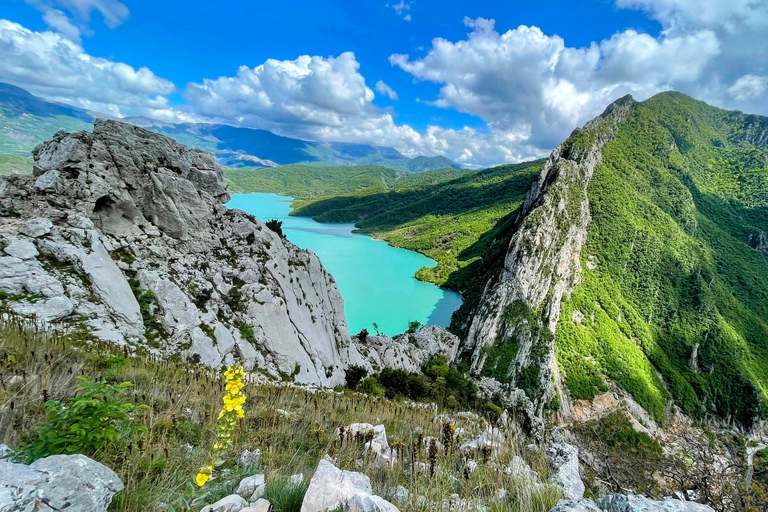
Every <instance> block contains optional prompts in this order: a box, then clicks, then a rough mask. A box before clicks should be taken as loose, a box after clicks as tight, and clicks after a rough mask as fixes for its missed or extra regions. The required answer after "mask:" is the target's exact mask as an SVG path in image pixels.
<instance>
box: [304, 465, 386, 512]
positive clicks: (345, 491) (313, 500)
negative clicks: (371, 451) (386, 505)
mask: <svg viewBox="0 0 768 512" xmlns="http://www.w3.org/2000/svg"><path fill="white" fill-rule="evenodd" d="M372 492H373V490H372V489H371V481H370V479H369V478H368V477H367V476H366V475H364V474H362V473H357V472H354V471H344V470H341V469H339V468H337V467H336V466H335V465H334V464H333V461H331V460H330V459H329V458H327V457H326V458H324V459H323V460H321V461H320V463H319V464H318V465H317V470H316V471H315V474H314V475H313V476H312V479H311V480H310V481H309V487H308V488H307V493H306V494H305V495H304V501H303V502H302V504H301V512H326V511H328V510H335V509H339V508H343V507H344V506H345V505H346V504H347V503H348V502H349V501H350V500H351V499H352V498H353V497H354V496H357V495H363V496H370V495H371V494H372Z"/></svg>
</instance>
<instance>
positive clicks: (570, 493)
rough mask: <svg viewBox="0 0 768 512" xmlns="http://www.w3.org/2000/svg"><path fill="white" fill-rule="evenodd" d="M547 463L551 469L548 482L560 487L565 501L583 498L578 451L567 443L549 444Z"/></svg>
mask: <svg viewBox="0 0 768 512" xmlns="http://www.w3.org/2000/svg"><path fill="white" fill-rule="evenodd" d="M547 461H548V462H549V465H550V467H551V468H552V476H550V477H549V482H550V483H552V484H554V485H557V486H558V487H560V488H561V489H562V490H563V495H564V496H565V498H566V499H569V500H580V499H581V498H583V497H584V490H585V487H584V482H582V481H581V476H580V475H579V449H578V448H576V447H575V446H573V445H570V444H567V443H553V444H550V445H549V446H548V447H547Z"/></svg>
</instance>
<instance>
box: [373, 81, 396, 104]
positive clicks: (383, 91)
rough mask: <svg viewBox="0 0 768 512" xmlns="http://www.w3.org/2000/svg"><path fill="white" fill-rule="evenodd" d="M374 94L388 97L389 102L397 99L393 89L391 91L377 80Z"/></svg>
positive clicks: (382, 82)
mask: <svg viewBox="0 0 768 512" xmlns="http://www.w3.org/2000/svg"><path fill="white" fill-rule="evenodd" d="M376 92H378V93H379V94H381V95H383V96H386V97H388V98H389V99H391V100H396V99H397V93H396V92H395V90H394V89H392V88H391V87H390V86H388V85H387V84H385V83H384V81H382V80H379V81H378V82H376Z"/></svg>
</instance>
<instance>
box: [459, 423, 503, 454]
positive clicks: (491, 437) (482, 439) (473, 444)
mask: <svg viewBox="0 0 768 512" xmlns="http://www.w3.org/2000/svg"><path fill="white" fill-rule="evenodd" d="M503 443H504V434H502V433H501V431H500V430H499V429H498V428H497V427H492V426H490V425H489V426H488V427H487V428H486V429H485V430H484V431H483V433H482V434H480V435H479V436H478V437H477V439H473V440H472V441H468V442H466V443H464V444H463V445H462V446H461V450H462V451H463V452H465V453H477V452H479V451H483V450H489V451H490V453H491V454H492V455H493V454H495V453H496V452H498V450H499V449H500V448H501V445H502V444H503Z"/></svg>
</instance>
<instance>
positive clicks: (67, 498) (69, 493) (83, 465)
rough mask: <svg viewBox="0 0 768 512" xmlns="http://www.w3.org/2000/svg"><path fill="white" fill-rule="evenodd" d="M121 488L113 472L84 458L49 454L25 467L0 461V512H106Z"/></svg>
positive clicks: (121, 484)
mask: <svg viewBox="0 0 768 512" xmlns="http://www.w3.org/2000/svg"><path fill="white" fill-rule="evenodd" d="M122 489H123V483H122V482H121V481H120V479H119V478H118V476H117V475H116V474H115V472H114V471H112V470H111V469H109V468H108V467H106V466H104V465H103V464H100V463H98V462H96V461H94V460H92V459H89V458H88V457H86V456H84V455H52V456H50V457H46V458H44V459H40V460H38V461H36V462H33V463H32V464H30V465H29V466H26V465H24V464H16V463H13V462H7V461H0V512H35V511H38V510H43V509H44V507H43V505H45V506H46V507H47V509H52V510H59V509H61V510H66V511H67V512H106V510H107V507H108V506H109V504H110V503H111V501H112V497H113V496H114V495H115V493H117V492H119V491H120V490H122Z"/></svg>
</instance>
